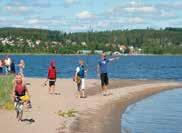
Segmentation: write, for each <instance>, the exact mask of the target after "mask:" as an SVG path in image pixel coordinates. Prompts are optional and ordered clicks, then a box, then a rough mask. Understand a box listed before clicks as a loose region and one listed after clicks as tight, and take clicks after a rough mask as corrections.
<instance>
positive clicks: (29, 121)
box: [21, 118, 35, 124]
mask: <svg viewBox="0 0 182 133" xmlns="http://www.w3.org/2000/svg"><path fill="white" fill-rule="evenodd" d="M21 121H22V122H25V123H26V124H32V123H34V122H35V120H34V119H32V118H31V119H27V118H26V119H22V120H21Z"/></svg>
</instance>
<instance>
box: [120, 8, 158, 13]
mask: <svg viewBox="0 0 182 133" xmlns="http://www.w3.org/2000/svg"><path fill="white" fill-rule="evenodd" d="M124 10H125V11H127V12H141V13H155V12H157V9H156V8H155V7H152V6H133V7H126V8H124Z"/></svg>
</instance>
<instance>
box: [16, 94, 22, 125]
mask: <svg viewBox="0 0 182 133" xmlns="http://www.w3.org/2000/svg"><path fill="white" fill-rule="evenodd" d="M23 106H24V102H23V101H22V100H21V99H20V98H19V97H16V98H15V110H16V118H17V119H18V121H21V120H22V117H23Z"/></svg>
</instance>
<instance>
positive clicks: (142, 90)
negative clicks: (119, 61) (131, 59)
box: [0, 78, 182, 133]
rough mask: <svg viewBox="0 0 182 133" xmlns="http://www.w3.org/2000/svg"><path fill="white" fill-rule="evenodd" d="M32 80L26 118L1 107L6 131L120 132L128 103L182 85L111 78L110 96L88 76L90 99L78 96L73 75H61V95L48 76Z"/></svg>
mask: <svg viewBox="0 0 182 133" xmlns="http://www.w3.org/2000/svg"><path fill="white" fill-rule="evenodd" d="M25 80H26V82H27V83H29V85H28V88H29V89H30V94H31V100H32V106H33V108H32V109H31V111H30V112H25V113H24V119H25V120H29V119H34V120H35V122H32V123H30V122H28V121H24V122H18V121H17V120H16V118H15V111H6V110H3V109H0V132H5V133H12V132H13V133H19V132H20V131H21V132H26V133H32V132H34V133H41V132H44V133H111V132H113V133H119V132H120V131H121V130H120V118H121V112H122V111H124V110H125V108H126V106H127V105H128V104H131V103H133V102H135V101H138V100H140V99H143V98H145V97H146V96H149V95H152V94H155V93H157V92H160V91H163V90H167V89H172V88H180V87H182V84H180V83H176V82H172V81H171V82H169V81H148V80H144V81H142V80H111V81H110V86H109V87H110V89H109V93H110V94H111V95H109V96H106V97H104V96H102V95H101V94H100V81H99V80H94V79H89V80H86V86H87V90H86V91H87V94H88V97H87V98H86V99H80V98H76V96H75V93H76V84H75V83H74V82H73V81H72V80H71V79H58V80H57V82H56V92H57V95H50V94H48V89H47V86H46V87H43V86H42V84H43V82H44V81H45V79H41V78H26V79H25ZM70 109H74V110H76V111H78V113H77V114H76V117H61V116H59V115H58V114H57V112H58V111H59V110H62V111H68V110H70Z"/></svg>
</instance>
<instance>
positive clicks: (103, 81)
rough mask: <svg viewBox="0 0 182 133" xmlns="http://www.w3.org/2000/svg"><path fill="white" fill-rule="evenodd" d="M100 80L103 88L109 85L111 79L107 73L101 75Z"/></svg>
mask: <svg viewBox="0 0 182 133" xmlns="http://www.w3.org/2000/svg"><path fill="white" fill-rule="evenodd" d="M100 79H101V85H102V86H104V85H108V84H109V79H108V76H107V73H101V74H100Z"/></svg>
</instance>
